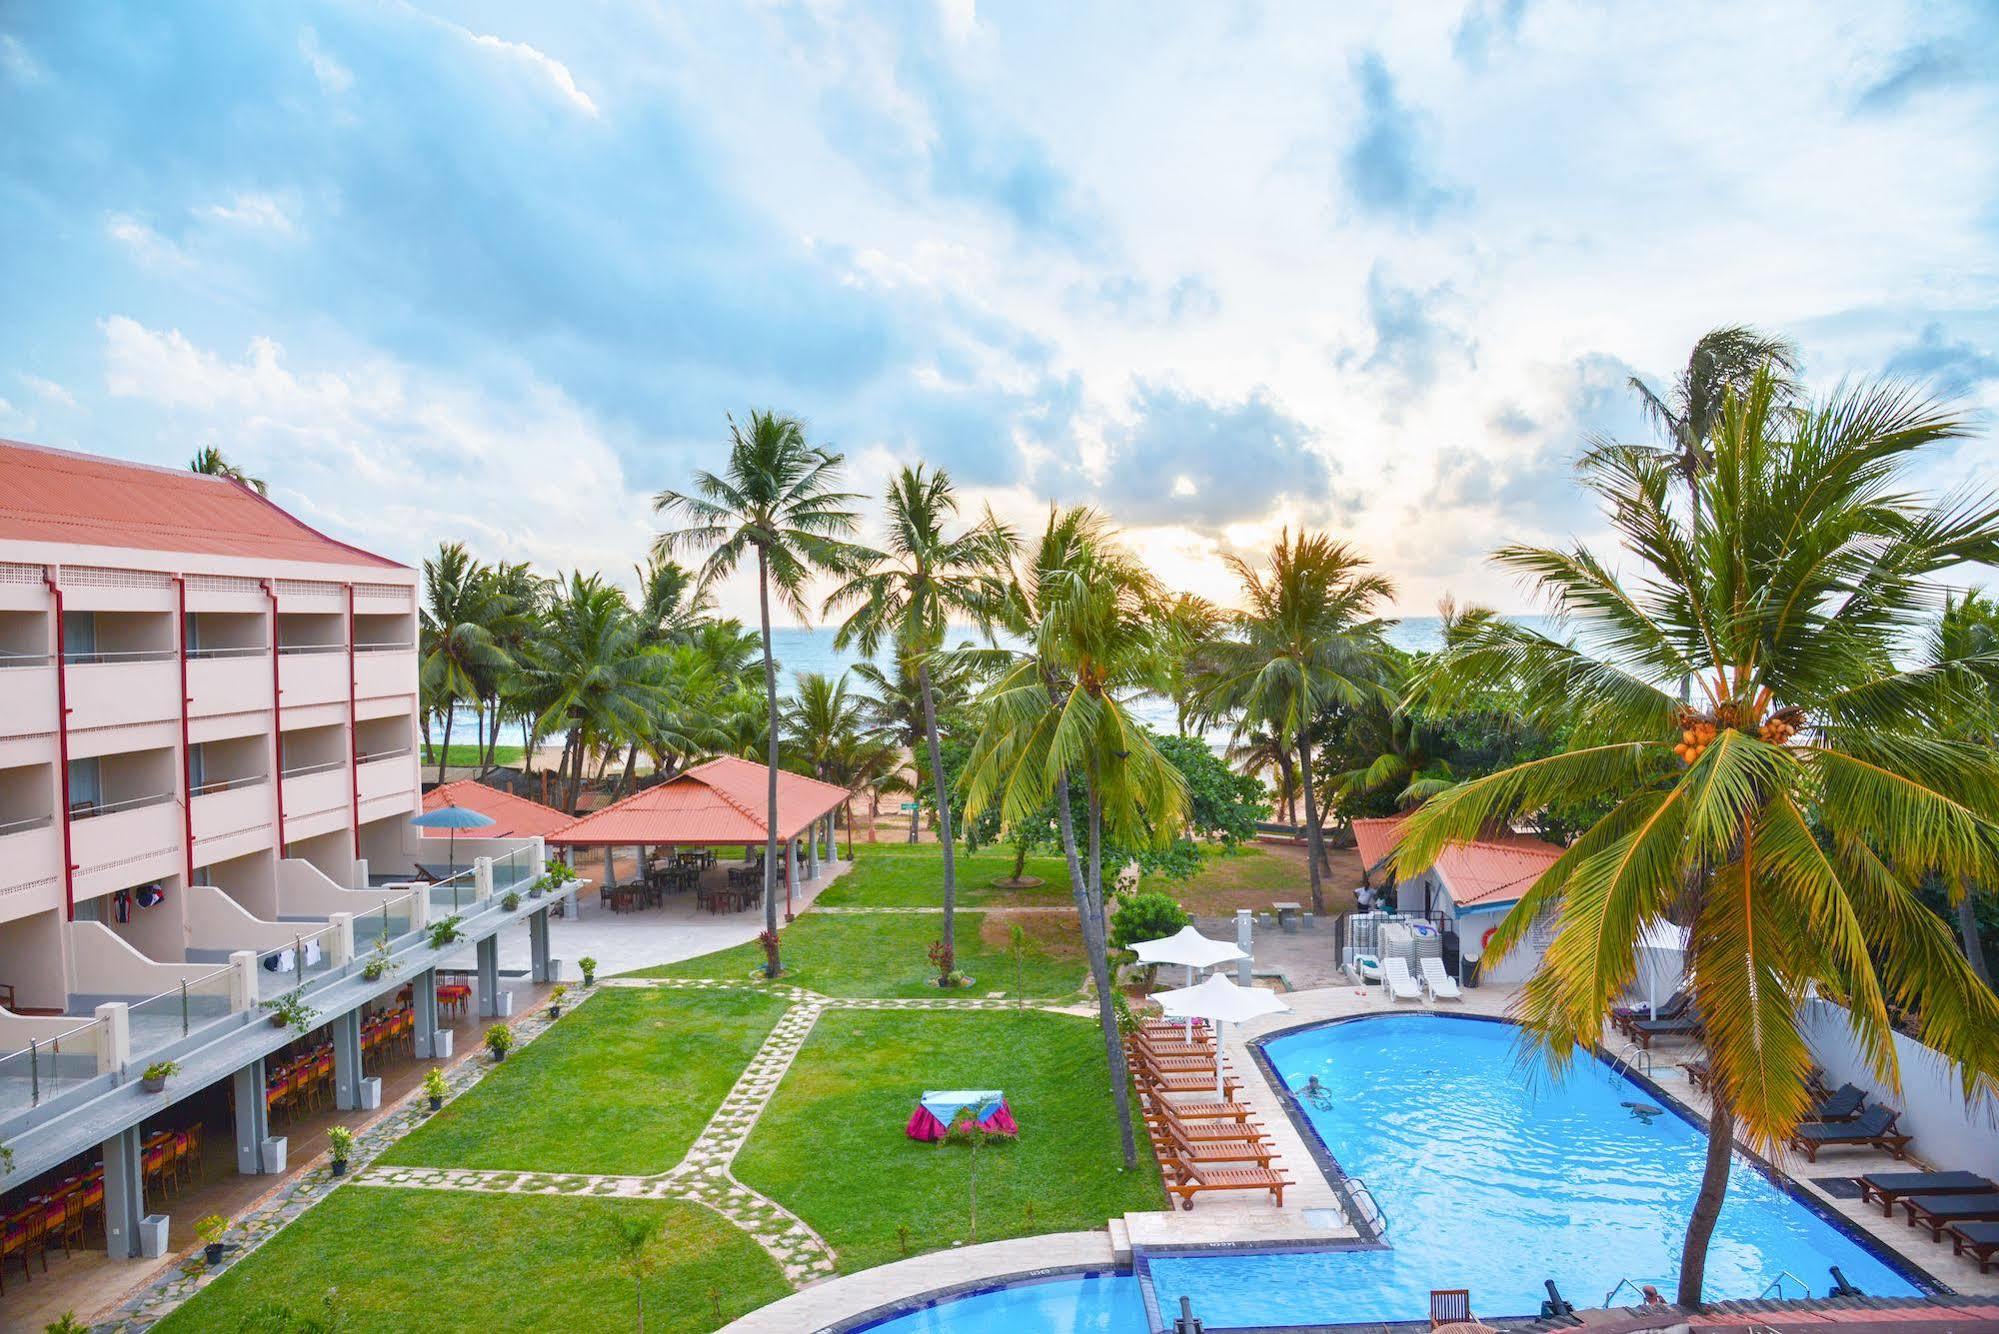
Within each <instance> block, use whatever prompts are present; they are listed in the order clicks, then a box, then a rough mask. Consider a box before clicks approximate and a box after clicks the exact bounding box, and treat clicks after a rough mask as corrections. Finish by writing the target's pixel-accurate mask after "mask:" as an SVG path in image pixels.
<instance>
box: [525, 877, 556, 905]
mask: <svg viewBox="0 0 1999 1334" xmlns="http://www.w3.org/2000/svg"><path fill="white" fill-rule="evenodd" d="M554 887H555V885H554V882H553V881H551V880H550V879H549V878H548V873H547V872H546V871H544V872H542V873H541V874H540V875H538V876H536V877H535V878H534V879H532V880H530V881H528V897H529V898H531V899H538V898H540V897H541V896H542V895H543V894H546V893H547V892H548V891H549V890H551V889H553V888H554Z"/></svg>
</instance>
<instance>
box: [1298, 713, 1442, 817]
mask: <svg viewBox="0 0 1999 1334" xmlns="http://www.w3.org/2000/svg"><path fill="white" fill-rule="evenodd" d="M1353 723H1354V736H1353V741H1354V742H1355V743H1356V744H1357V745H1358V746H1359V748H1360V755H1361V758H1363V759H1364V760H1365V763H1361V764H1356V765H1355V766H1354V767H1352V768H1350V769H1346V770H1343V771H1341V772H1339V773H1336V774H1333V775H1331V777H1330V778H1328V780H1327V788H1328V792H1329V795H1330V796H1331V797H1332V799H1333V801H1335V802H1339V801H1351V800H1353V799H1355V798H1357V797H1364V796H1367V795H1369V794H1370V793H1375V792H1384V791H1388V790H1390V789H1393V790H1394V793H1395V803H1396V805H1398V806H1414V805H1417V804H1418V803H1420V802H1423V801H1427V800H1429V799H1430V798H1431V797H1434V796H1436V795H1437V793H1439V792H1441V791H1443V790H1444V789H1445V788H1447V787H1449V786H1450V785H1451V784H1452V783H1453V782H1454V781H1455V779H1454V777H1453V775H1452V773H1451V765H1450V761H1449V760H1447V759H1445V758H1444V756H1443V754H1442V751H1443V749H1444V745H1443V739H1442V738H1441V737H1439V736H1438V735H1437V733H1436V729H1435V728H1433V727H1432V726H1431V725H1430V724H1429V723H1428V722H1427V721H1426V720H1425V719H1424V718H1423V716H1422V715H1421V714H1420V713H1418V712H1417V711H1416V710H1415V709H1414V708H1412V707H1409V706H1407V705H1401V704H1397V703H1395V702H1394V701H1393V700H1390V699H1384V698H1381V697H1379V696H1377V697H1375V698H1372V699H1369V700H1367V701H1365V702H1364V703H1363V704H1362V705H1361V707H1360V709H1359V710H1358V711H1357V712H1356V713H1355V715H1354V718H1353Z"/></svg>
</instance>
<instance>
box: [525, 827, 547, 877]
mask: <svg viewBox="0 0 1999 1334" xmlns="http://www.w3.org/2000/svg"><path fill="white" fill-rule="evenodd" d="M528 871H529V872H530V873H531V878H533V879H535V880H539V879H541V878H542V877H543V876H544V875H547V874H548V843H547V841H546V840H544V839H543V838H542V836H541V835H540V834H536V835H535V836H534V851H533V852H531V853H529V854H528Z"/></svg>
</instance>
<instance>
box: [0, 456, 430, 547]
mask: <svg viewBox="0 0 1999 1334" xmlns="http://www.w3.org/2000/svg"><path fill="white" fill-rule="evenodd" d="M0 476H4V477H5V478H6V479H7V485H6V487H5V488H4V489H0V538H10V539H13V540H15V541H21V542H64V543H70V544H74V545H77V546H96V547H131V548H136V549H138V550H143V551H179V552H194V553H199V554H202V555H211V556H247V557H251V558H254V559H264V560H295V561H312V562H316V563H319V564H326V565H367V566H373V567H376V568H386V569H401V568H402V567H401V566H399V565H397V564H396V562H395V561H392V560H389V559H387V558H386V557H383V556H377V555H373V554H371V553H369V552H366V551H363V550H361V549H360V548H359V547H351V546H349V545H347V544H346V543H345V542H338V541H335V540H334V539H333V538H330V537H328V536H327V535H326V534H324V533H322V532H320V531H319V530H318V529H316V528H312V527H310V526H308V525H307V524H304V523H301V522H300V521H299V520H297V519H295V518H293V517H292V516H291V515H290V514H287V513H286V512H285V511H284V510H281V509H279V508H278V507H277V506H276V505H275V504H273V503H271V502H270V501H269V500H266V499H265V498H264V497H263V496H260V495H258V494H257V493H256V492H255V491H254V490H252V489H251V488H250V487H247V486H244V485H243V484H242V483H241V482H232V481H230V480H229V479H227V478H224V477H206V476H203V475H202V474H200V473H194V472H188V471H186V470H185V469H178V468H156V467H153V466H151V465H149V464H144V463H127V462H125V461H123V460H122V459H107V458H100V457H98V456H97V455H95V454H73V453H70V452H69V451H68V450H62V449H47V448H44V447H43V446H41V445H24V444H21V443H20V442H18V441H14V440H0Z"/></svg>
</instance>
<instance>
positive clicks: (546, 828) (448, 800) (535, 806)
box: [422, 778, 576, 838]
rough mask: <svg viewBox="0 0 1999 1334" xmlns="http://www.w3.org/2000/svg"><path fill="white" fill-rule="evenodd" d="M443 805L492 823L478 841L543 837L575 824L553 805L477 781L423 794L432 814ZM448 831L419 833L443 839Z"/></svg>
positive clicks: (425, 803)
mask: <svg viewBox="0 0 1999 1334" xmlns="http://www.w3.org/2000/svg"><path fill="white" fill-rule="evenodd" d="M445 806H462V807H464V808H465V809H466V810H472V811H477V812H479V814H481V815H484V816H486V817H488V818H489V819H491V820H492V821H493V824H492V826H491V827H490V828H487V829H481V830H478V831H477V833H478V834H479V836H480V837H481V838H533V837H535V836H536V835H540V836H541V837H543V838H546V837H547V836H548V835H550V834H553V833H555V832H556V831H557V830H559V829H566V828H568V827H569V826H570V825H572V824H575V823H576V821H575V820H574V819H573V818H572V817H570V816H567V815H564V814H563V813H562V812H561V811H558V810H556V809H555V808H554V807H553V806H544V805H542V804H541V803H540V802H538V801H529V800H528V799H527V798H526V797H517V796H515V795H514V794H513V793H511V792H502V791H501V790H500V789H499V788H496V787H488V786H487V785H486V784H484V783H482V782H480V781H479V780H478V779H476V778H465V779H461V780H459V781H458V782H456V783H446V784H445V785H444V786H442V787H434V788H432V789H431V790H430V791H428V792H426V793H424V795H423V808H424V810H426V811H434V810H439V809H441V808H443V807H445ZM451 832H452V831H451V830H449V829H425V830H423V831H422V833H423V835H424V836H425V837H426V838H443V837H445V836H446V835H447V834H450V833H451Z"/></svg>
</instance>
